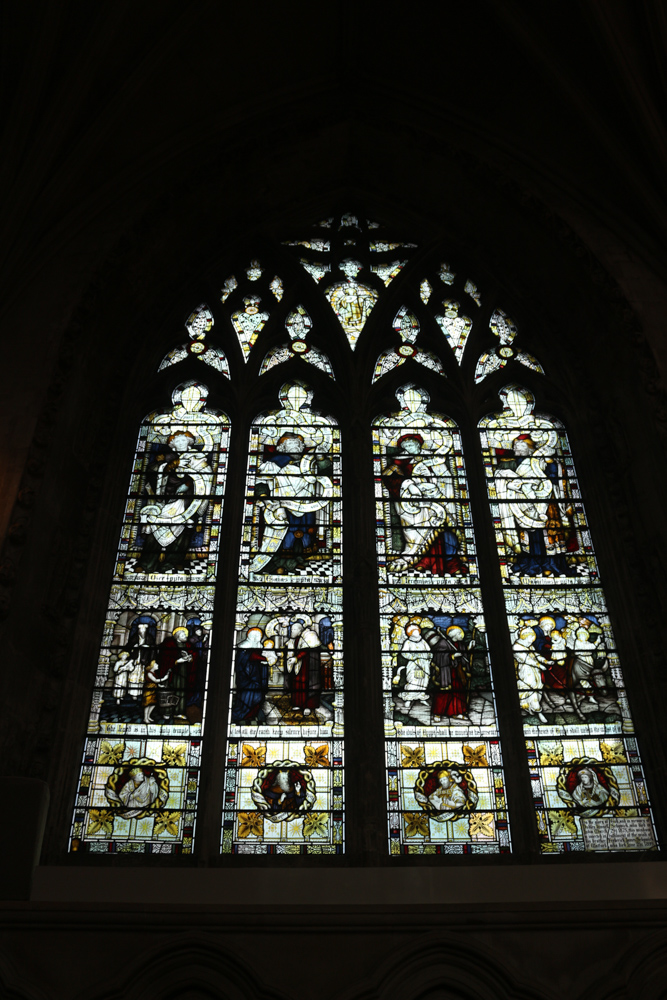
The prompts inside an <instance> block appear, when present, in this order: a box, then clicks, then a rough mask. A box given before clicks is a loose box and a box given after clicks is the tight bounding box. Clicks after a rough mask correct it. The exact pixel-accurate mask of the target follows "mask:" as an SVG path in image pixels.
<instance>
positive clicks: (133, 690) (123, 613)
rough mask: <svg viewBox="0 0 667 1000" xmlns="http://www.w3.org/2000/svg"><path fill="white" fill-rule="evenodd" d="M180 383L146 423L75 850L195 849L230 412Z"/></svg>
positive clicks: (193, 385)
mask: <svg viewBox="0 0 667 1000" xmlns="http://www.w3.org/2000/svg"><path fill="white" fill-rule="evenodd" d="M207 396H208V389H207V388H206V386H205V385H203V384H201V383H199V382H193V381H189V382H184V383H182V384H181V385H179V386H177V388H176V389H175V390H174V392H173V395H172V404H173V405H172V406H171V408H170V409H168V410H165V411H163V412H156V413H151V414H150V415H149V416H148V417H146V419H145V420H144V422H143V423H142V425H141V430H140V432H139V440H138V443H137V450H136V457H135V461H134V468H133V471H132V476H131V479H130V488H129V494H128V499H127V504H126V508H125V516H124V519H123V525H122V529H121V537H120V544H119V547H118V556H117V560H116V568H115V572H114V579H113V583H112V586H111V593H110V595H109V605H108V611H107V618H106V623H105V627H104V636H103V640H102V647H101V650H100V654H99V660H98V666H97V672H96V676H95V689H94V692H93V700H92V705H91V710H90V718H89V722H88V731H87V737H86V741H85V748H84V757H83V764H82V768H81V776H80V782H79V790H78V794H77V797H76V806H75V810H74V818H73V824H72V832H71V841H70V844H71V849H72V850H75V851H88V852H97V853H99V852H103V853H108V852H130V853H151V854H173V853H184V854H186V853H190V852H191V851H192V847H193V840H194V828H195V819H196V807H197V796H198V787H199V770H200V762H201V745H202V738H203V731H204V716H205V710H206V690H207V676H208V651H209V646H210V640H211V629H212V620H213V603H214V589H215V588H214V585H215V577H216V563H217V557H218V534H219V525H220V517H221V512H222V499H223V494H224V485H225V473H226V465H227V461H226V460H227V450H228V443H229V420H228V418H227V417H226V416H225V415H224V414H223V413H219V412H217V411H216V410H214V409H211V408H209V407H208V406H207V405H206V400H207Z"/></svg>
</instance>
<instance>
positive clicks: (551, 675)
mask: <svg viewBox="0 0 667 1000" xmlns="http://www.w3.org/2000/svg"><path fill="white" fill-rule="evenodd" d="M499 395H500V399H501V401H502V405H503V410H502V412H501V413H497V414H494V415H492V416H488V417H485V418H484V419H483V420H482V421H481V422H480V430H481V440H482V449H483V454H484V462H485V466H486V474H487V483H488V492H489V498H490V501H491V510H492V515H493V519H494V524H495V534H496V541H497V546H498V553H499V556H500V563H501V573H502V581H503V589H504V593H505V605H506V609H507V620H508V624H509V629H510V633H511V639H512V645H513V650H514V666H515V672H516V679H517V693H518V697H519V703H520V706H521V711H522V714H523V719H524V723H523V726H524V736H525V740H526V750H527V753H528V757H529V764H530V767H531V772H532V773H531V777H532V788H533V798H534V805H535V813H536V817H537V826H538V834H539V838H540V841H541V844H542V850H543V852H545V853H550V852H553V853H559V852H564V851H574V850H576V851H640V850H650V849H655V848H656V839H655V831H654V826H653V822H652V816H651V810H650V804H649V798H648V792H647V788H646V782H645V779H644V774H643V770H642V766H641V761H640V757H639V751H638V747H637V741H636V739H635V736H634V727H633V723H632V718H631V715H630V709H629V706H628V699H627V696H626V692H625V686H624V681H623V674H622V671H621V667H620V664H619V660H618V655H617V653H616V649H615V645H614V636H613V632H612V628H611V624H610V621H609V616H608V614H607V607H606V603H605V597H604V592H603V590H602V587H601V585H600V579H599V576H598V569H597V563H596V559H595V554H594V551H593V545H592V542H591V536H590V532H589V529H588V525H587V522H586V515H585V512H584V506H583V503H582V498H581V493H580V491H579V486H578V483H577V479H576V475H575V469H574V463H573V460H572V455H571V452H570V446H569V442H568V438H567V434H566V432H565V428H564V427H563V425H562V424H561V423H560V422H559V421H558V420H556V419H554V418H553V417H550V416H547V415H545V414H540V413H536V412H535V398H534V396H533V394H532V393H531V392H530V391H528V390H527V389H524V388H522V387H521V386H519V385H516V384H511V385H507V386H505V387H504V388H503V389H502V390H501V392H500V393H499Z"/></svg>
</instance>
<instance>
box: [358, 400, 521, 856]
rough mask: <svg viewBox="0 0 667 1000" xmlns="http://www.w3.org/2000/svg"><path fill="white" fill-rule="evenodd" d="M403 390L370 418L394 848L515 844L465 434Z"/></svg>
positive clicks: (480, 849)
mask: <svg viewBox="0 0 667 1000" xmlns="http://www.w3.org/2000/svg"><path fill="white" fill-rule="evenodd" d="M396 395H397V399H398V401H399V404H400V406H401V410H400V412H398V413H393V414H389V415H387V416H384V417H379V418H377V419H376V420H375V422H374V425H373V450H374V464H375V495H376V507H377V514H376V516H377V552H378V572H379V578H380V633H381V643H382V674H383V691H384V715H385V736H386V754H387V787H388V798H389V838H390V850H391V853H392V854H416V853H418V854H429V853H434V854H440V853H459V854H467V853H476V854H478V853H498V852H504V851H509V849H510V839H509V828H508V821H507V808H506V803H505V792H504V781H503V770H502V756H501V750H500V742H499V734H498V724H497V718H496V709H495V699H494V694H493V684H492V679H491V668H490V661H489V655H488V648H487V642H486V626H485V622H484V615H483V609H482V599H481V593H480V591H479V582H478V576H477V563H476V555H475V541H474V534H473V530H472V522H471V518H470V510H469V500H468V485H467V480H466V476H465V469H464V464H463V455H462V451H461V439H460V434H459V431H458V428H457V427H456V424H455V423H454V422H453V421H452V420H451V419H450V418H449V417H445V416H442V415H441V414H436V413H431V412H429V411H428V409H427V405H428V402H429V396H428V393H426V392H425V391H424V390H423V389H420V388H418V387H417V386H415V385H414V384H412V383H410V384H408V385H405V386H403V387H402V388H401V389H399V390H398V391H397V393H396Z"/></svg>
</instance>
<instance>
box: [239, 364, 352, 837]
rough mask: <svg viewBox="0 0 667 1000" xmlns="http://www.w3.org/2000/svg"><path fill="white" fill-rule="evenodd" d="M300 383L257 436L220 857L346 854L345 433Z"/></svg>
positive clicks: (263, 420) (291, 386)
mask: <svg viewBox="0 0 667 1000" xmlns="http://www.w3.org/2000/svg"><path fill="white" fill-rule="evenodd" d="M311 399H312V391H311V390H310V389H309V388H308V387H307V386H306V385H304V384H303V383H301V382H291V383H286V384H285V385H284V386H283V387H282V389H281V390H280V401H281V404H282V405H281V408H280V409H278V410H274V411H271V412H269V413H265V414H263V415H261V416H260V417H258V418H257V420H256V421H255V422H254V423H253V426H252V430H251V439H250V449H249V458H248V475H247V489H246V511H247V514H246V517H245V524H244V529H243V538H242V544H241V568H240V574H239V575H240V580H241V584H240V587H239V592H238V598H237V611H236V636H235V644H234V670H233V688H232V695H231V704H230V729H229V735H230V742H229V747H228V755H227V772H226V779H225V780H226V785H225V809H224V816H223V836H222V851H223V852H225V853H238V854H243V853H261V854H271V853H301V854H318V853H319V854H322V853H325V854H326V853H334V854H337V853H341V852H342V850H343V783H342V767H343V748H342V742H341V737H342V735H343V665H342V664H343V661H342V656H343V623H342V588H341V586H340V581H341V501H340V496H341V491H340V483H341V478H340V477H341V470H340V441H339V432H338V429H337V427H336V425H335V423H334V421H333V420H332V419H331V418H330V417H326V416H323V415H322V414H319V413H316V412H314V411H313V410H312V408H311V405H310V402H311Z"/></svg>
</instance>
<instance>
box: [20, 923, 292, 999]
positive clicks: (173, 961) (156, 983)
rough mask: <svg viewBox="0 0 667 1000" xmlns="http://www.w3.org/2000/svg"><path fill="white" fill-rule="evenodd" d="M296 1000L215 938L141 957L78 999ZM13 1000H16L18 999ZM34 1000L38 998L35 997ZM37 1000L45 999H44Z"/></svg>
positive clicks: (185, 942)
mask: <svg viewBox="0 0 667 1000" xmlns="http://www.w3.org/2000/svg"><path fill="white" fill-rule="evenodd" d="M91 997H92V998H94V1000H291V998H290V997H289V995H288V994H286V993H282V992H278V991H276V990H274V989H273V988H268V987H266V986H265V985H264V984H263V983H262V982H260V980H259V979H258V978H257V976H256V975H255V974H254V972H253V970H252V969H251V968H250V966H248V965H247V964H246V963H245V962H242V961H240V960H239V959H238V958H237V957H235V956H232V955H229V954H228V953H227V952H225V951H223V950H221V949H220V948H219V947H218V945H217V943H216V942H215V941H214V940H213V939H209V940H202V938H201V937H197V938H196V939H195V938H194V937H191V936H188V937H181V938H180V939H179V940H178V941H170V942H169V943H167V944H166V945H165V944H161V945H160V946H159V947H158V948H155V949H153V950H151V951H149V952H148V954H146V953H144V954H137V956H136V959H135V961H133V962H132V963H131V965H130V968H129V969H128V968H127V967H126V968H125V969H124V970H123V972H122V974H120V975H119V976H117V977H115V979H114V981H113V984H112V985H111V986H110V987H108V988H106V989H104V990H103V991H102V992H100V993H91V990H90V987H87V988H86V989H85V990H84V991H82V992H81V993H78V994H76V996H75V997H74V996H73V998H72V1000H91ZM12 1000H13V998H12ZM30 1000H32V998H30ZM36 1000H42V998H41V997H39V998H36Z"/></svg>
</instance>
